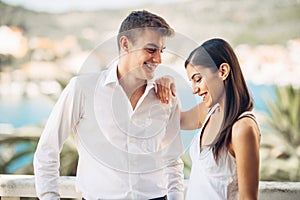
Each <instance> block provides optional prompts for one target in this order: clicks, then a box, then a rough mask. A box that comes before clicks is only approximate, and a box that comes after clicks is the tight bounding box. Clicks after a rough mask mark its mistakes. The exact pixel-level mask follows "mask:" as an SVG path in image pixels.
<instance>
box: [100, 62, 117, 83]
mask: <svg viewBox="0 0 300 200" xmlns="http://www.w3.org/2000/svg"><path fill="white" fill-rule="evenodd" d="M117 67H118V66H117V65H115V66H113V67H112V68H110V69H109V70H108V75H107V76H106V79H105V81H104V85H107V84H110V83H116V84H119V80H118V76H117Z"/></svg>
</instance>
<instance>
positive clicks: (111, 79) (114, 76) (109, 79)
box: [104, 65, 156, 89]
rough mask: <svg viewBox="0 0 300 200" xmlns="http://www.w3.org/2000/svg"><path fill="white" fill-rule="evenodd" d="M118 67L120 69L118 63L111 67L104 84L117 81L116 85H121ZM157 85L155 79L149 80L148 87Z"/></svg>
mask: <svg viewBox="0 0 300 200" xmlns="http://www.w3.org/2000/svg"><path fill="white" fill-rule="evenodd" d="M117 69H118V66H117V65H115V66H114V67H112V68H110V69H109V71H108V75H107V77H106V79H105V81H104V85H108V84H110V83H115V84H116V85H119V79H118V75H117ZM155 85H156V84H155V81H154V79H150V80H147V89H151V88H152V87H155Z"/></svg>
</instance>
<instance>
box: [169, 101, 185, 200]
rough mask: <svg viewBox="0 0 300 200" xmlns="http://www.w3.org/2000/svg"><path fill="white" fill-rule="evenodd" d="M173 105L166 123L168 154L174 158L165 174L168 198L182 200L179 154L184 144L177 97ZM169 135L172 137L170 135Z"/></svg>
mask: <svg viewBox="0 0 300 200" xmlns="http://www.w3.org/2000/svg"><path fill="white" fill-rule="evenodd" d="M175 99H176V101H175V105H174V107H173V111H172V113H171V116H170V120H169V123H168V125H167V129H166V131H167V133H166V134H167V135H169V138H168V140H169V141H170V142H171V143H170V144H169V146H170V149H169V154H171V155H172V157H173V158H174V159H172V160H170V162H169V164H168V165H167V168H166V171H165V172H166V176H167V179H168V195H167V196H168V200H183V199H184V183H183V178H184V175H183V166H184V165H183V162H182V160H181V159H180V156H181V155H182V154H183V153H184V146H183V144H182V140H181V134H180V105H179V101H178V99H177V98H175ZM170 135H171V136H172V137H170Z"/></svg>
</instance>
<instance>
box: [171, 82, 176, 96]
mask: <svg viewBox="0 0 300 200" xmlns="http://www.w3.org/2000/svg"><path fill="white" fill-rule="evenodd" d="M170 88H171V93H172V95H173V96H174V97H176V85H175V84H174V83H172V84H171V86H170Z"/></svg>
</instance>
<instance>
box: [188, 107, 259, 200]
mask: <svg viewBox="0 0 300 200" xmlns="http://www.w3.org/2000/svg"><path fill="white" fill-rule="evenodd" d="M217 107H218V104H216V105H215V106H214V107H212V108H211V110H210V111H209V113H208V114H207V116H206V119H205V121H204V123H203V125H202V127H201V129H200V131H199V132H198V134H196V135H195V136H194V139H193V140H192V143H191V146H190V157H191V160H192V170H191V174H190V180H189V185H188V191H187V196H186V199H187V200H195V199H201V200H206V199H207V200H212V199H213V200H218V199H230V200H231V199H238V179H237V168H236V162H235V158H234V157H233V156H232V155H231V154H230V153H229V151H223V152H221V153H220V156H219V161H218V164H217V163H216V161H215V159H214V155H213V151H212V148H211V147H204V148H202V149H201V150H200V138H201V134H202V132H203V127H205V125H206V123H207V122H208V120H209V118H210V116H211V115H212V113H214V111H215V110H216V108H217ZM249 114H250V116H251V118H252V116H253V118H254V115H253V114H252V112H249V111H247V112H244V113H242V114H241V115H240V116H239V118H241V117H242V116H244V115H249Z"/></svg>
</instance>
